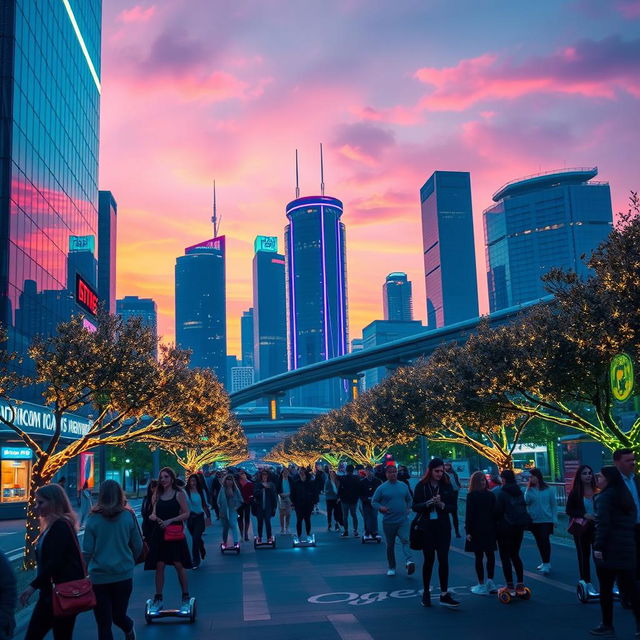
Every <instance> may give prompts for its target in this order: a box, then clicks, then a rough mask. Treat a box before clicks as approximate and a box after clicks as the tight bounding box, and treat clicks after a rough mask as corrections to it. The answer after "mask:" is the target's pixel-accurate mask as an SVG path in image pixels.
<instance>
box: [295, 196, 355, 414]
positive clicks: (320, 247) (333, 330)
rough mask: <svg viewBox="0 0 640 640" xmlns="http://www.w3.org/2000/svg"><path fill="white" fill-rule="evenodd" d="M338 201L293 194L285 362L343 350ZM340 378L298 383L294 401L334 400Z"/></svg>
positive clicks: (311, 403)
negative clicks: (324, 381) (322, 381)
mask: <svg viewBox="0 0 640 640" xmlns="http://www.w3.org/2000/svg"><path fill="white" fill-rule="evenodd" d="M342 211H343V207H342V202H341V201H340V200H337V199H336V198H331V197H328V196H311V197H305V198H296V199H295V200H293V201H292V202H290V203H289V204H288V205H287V208H286V213H287V218H288V219H289V224H288V225H287V227H286V229H285V251H286V275H287V282H286V285H287V314H288V318H287V320H288V331H289V368H290V369H299V368H300V367H304V366H305V365H308V364H313V363H314V362H320V361H321V360H328V359H330V358H335V357H337V356H341V355H344V354H346V353H347V351H348V348H347V344H348V334H349V331H348V325H347V273H346V252H345V228H344V224H343V223H342V222H341V221H340V218H341V216H342ZM339 387H340V385H339V382H338V381H335V380H329V381H327V382H326V383H318V384H315V385H310V386H308V387H305V388H303V389H301V390H300V391H299V393H298V399H297V402H298V403H300V404H303V405H305V406H319V407H322V406H334V405H335V404H336V403H337V402H339Z"/></svg>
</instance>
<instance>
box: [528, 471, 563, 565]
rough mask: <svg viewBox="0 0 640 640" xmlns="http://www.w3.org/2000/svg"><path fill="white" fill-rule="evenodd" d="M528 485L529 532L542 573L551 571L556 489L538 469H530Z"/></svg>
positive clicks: (555, 518)
mask: <svg viewBox="0 0 640 640" xmlns="http://www.w3.org/2000/svg"><path fill="white" fill-rule="evenodd" d="M530 472H531V476H530V478H529V486H528V487H527V490H526V491H525V494H524V501H525V502H526V504H527V511H528V512H529V515H530V516H531V533H533V537H534V538H535V540H536V545H538V551H540V558H541V559H542V564H540V565H539V566H538V571H541V572H542V573H543V574H544V575H546V574H547V573H549V571H551V541H550V537H551V534H552V533H553V526H554V525H556V524H558V500H557V497H556V490H555V488H554V487H550V486H549V485H548V484H547V483H546V482H545V481H544V478H543V477H542V472H541V471H540V469H535V468H534V469H531V470H530Z"/></svg>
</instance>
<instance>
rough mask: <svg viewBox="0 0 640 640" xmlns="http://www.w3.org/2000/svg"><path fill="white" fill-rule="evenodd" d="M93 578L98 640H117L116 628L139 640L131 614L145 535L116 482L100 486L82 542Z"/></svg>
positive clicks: (131, 638)
mask: <svg viewBox="0 0 640 640" xmlns="http://www.w3.org/2000/svg"><path fill="white" fill-rule="evenodd" d="M82 550H83V552H84V555H85V559H86V560H87V564H88V567H89V577H90V578H91V582H92V584H93V592H94V593H95V595H96V606H95V609H94V610H93V615H94V616H95V619H96V624H97V625H98V640H113V631H112V628H111V627H112V625H114V624H115V625H116V626H117V627H119V628H120V629H122V631H124V637H125V640H135V637H136V634H135V631H134V625H133V620H132V619H131V618H130V617H129V616H128V615H127V608H128V607H129V598H130V597H131V592H132V590H133V569H134V567H135V565H136V558H137V557H138V556H139V555H140V553H141V552H142V536H141V535H140V530H139V528H138V523H137V521H136V515H135V513H134V512H133V511H132V510H131V509H129V508H128V507H127V499H126V497H125V495H124V491H123V490H122V487H121V486H120V485H119V484H118V483H117V482H116V481H115V480H105V481H104V482H103V483H102V484H101V485H100V491H99V493H98V502H97V503H96V505H95V507H93V509H92V510H91V514H90V515H89V517H88V520H87V527H86V529H85V532H84V538H83V540H82Z"/></svg>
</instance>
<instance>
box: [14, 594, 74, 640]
mask: <svg viewBox="0 0 640 640" xmlns="http://www.w3.org/2000/svg"><path fill="white" fill-rule="evenodd" d="M75 623H76V616H69V617H68V618H54V617H53V602H52V601H51V591H48V592H47V590H46V589H45V591H44V592H43V591H40V598H39V599H38V602H36V606H35V607H34V608H33V613H32V614H31V620H29V627H28V628H27V633H26V635H25V637H24V640H42V639H43V638H44V637H45V636H46V635H47V633H48V632H49V630H53V640H71V639H72V636H73V627H74V625H75Z"/></svg>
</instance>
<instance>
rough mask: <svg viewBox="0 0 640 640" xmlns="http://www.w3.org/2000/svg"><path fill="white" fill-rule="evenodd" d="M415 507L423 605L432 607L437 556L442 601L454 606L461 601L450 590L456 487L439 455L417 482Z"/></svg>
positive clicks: (414, 496) (444, 605) (414, 497)
mask: <svg viewBox="0 0 640 640" xmlns="http://www.w3.org/2000/svg"><path fill="white" fill-rule="evenodd" d="M412 508H413V510H414V511H415V512H416V513H417V514H418V516H419V518H417V519H416V521H415V525H414V526H417V527H418V531H419V535H420V542H421V546H422V554H423V556H424V564H423V565H422V581H423V588H424V591H423V594H422V605H423V606H425V607H429V606H431V596H430V593H429V589H430V584H431V574H432V572H433V565H434V564H435V559H436V556H437V558H438V577H439V579H440V604H441V605H442V606H443V607H449V608H455V607H459V606H460V603H459V602H458V601H457V600H455V599H454V598H453V596H452V595H451V593H450V591H449V547H450V545H451V516H450V514H451V512H452V510H453V490H452V488H451V484H450V482H449V479H448V478H447V476H446V474H445V472H444V462H443V461H442V460H441V459H440V458H433V459H432V460H430V461H429V466H428V467H427V471H426V472H425V474H424V475H423V476H422V478H421V479H420V481H419V482H418V484H417V485H416V488H415V491H414V493H413V507H412Z"/></svg>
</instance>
